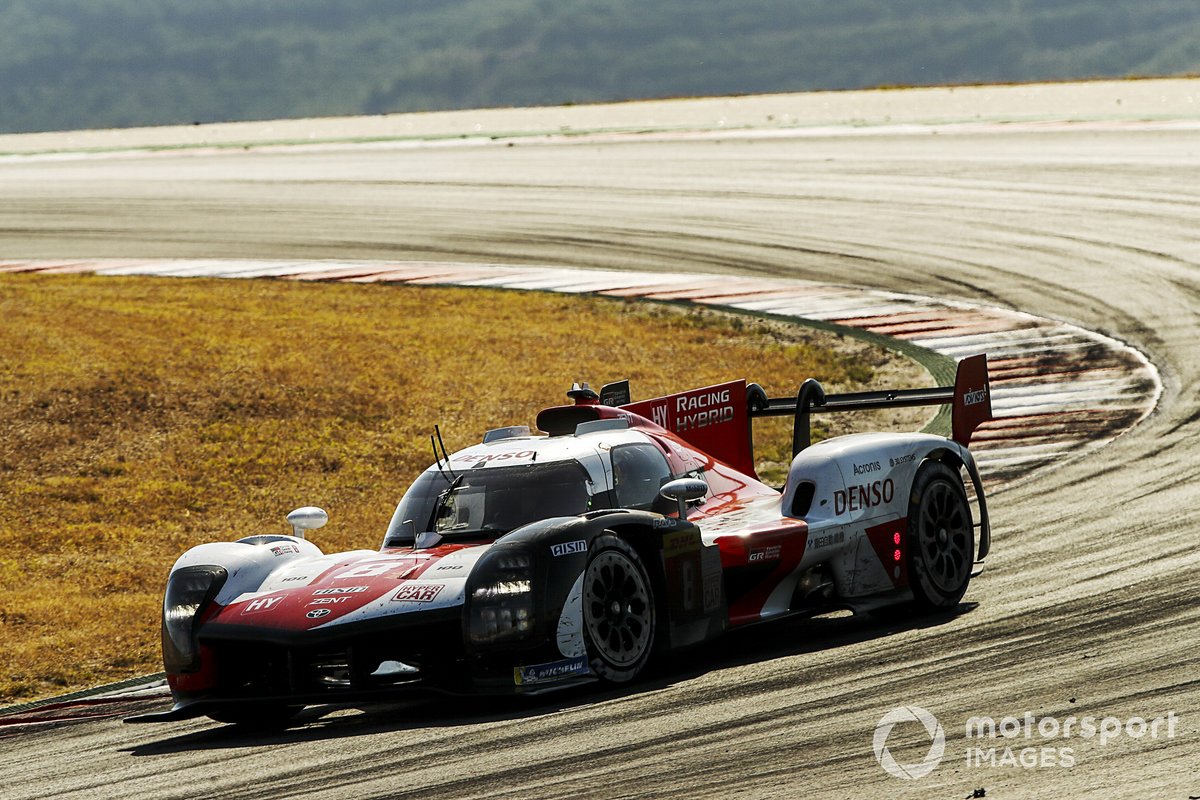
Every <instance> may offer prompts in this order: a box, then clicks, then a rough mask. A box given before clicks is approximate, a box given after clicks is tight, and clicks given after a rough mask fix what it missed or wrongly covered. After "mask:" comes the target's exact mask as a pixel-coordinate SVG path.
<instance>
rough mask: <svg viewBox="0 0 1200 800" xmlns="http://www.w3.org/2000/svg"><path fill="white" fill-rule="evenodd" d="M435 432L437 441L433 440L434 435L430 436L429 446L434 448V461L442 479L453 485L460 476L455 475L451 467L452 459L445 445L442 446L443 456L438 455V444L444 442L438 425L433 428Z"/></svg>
mask: <svg viewBox="0 0 1200 800" xmlns="http://www.w3.org/2000/svg"><path fill="white" fill-rule="evenodd" d="M433 430H434V433H436V434H437V439H436V440H435V439H434V438H433V434H430V435H429V446H430V447H432V448H433V461H434V463H435V464H437V468H438V472H440V473H441V475H442V479H443V480H445V481H446V483H451V482H452V481H453V480H454V479H455V478H457V477H458V476H457V475H455V474H454V470H453V469H452V468H451V466H450V457H449V456H448V455H446V445H445V444H443V445H442V453H441V455H440V456H439V455H438V444H439V443H440V442H441V441H442V432H441V430H439V429H438V426H437V425H434V426H433ZM443 458H445V459H446V463H445V465H444V466H443V464H442V459H443ZM447 472H449V473H450V474H449V476H447V475H446V473H447Z"/></svg>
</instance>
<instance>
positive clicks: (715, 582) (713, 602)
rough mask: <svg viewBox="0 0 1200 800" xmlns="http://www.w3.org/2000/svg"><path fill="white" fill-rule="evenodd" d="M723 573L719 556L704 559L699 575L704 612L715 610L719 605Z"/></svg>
mask: <svg viewBox="0 0 1200 800" xmlns="http://www.w3.org/2000/svg"><path fill="white" fill-rule="evenodd" d="M722 580H723V574H722V572H721V558H720V556H717V557H715V558H709V559H705V562H704V572H703V573H702V575H701V582H702V586H703V591H704V613H706V614H707V613H709V612H710V611H716V610H717V608H718V607H719V606H720V605H721V585H722V584H721V581H722Z"/></svg>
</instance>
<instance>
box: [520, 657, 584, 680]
mask: <svg viewBox="0 0 1200 800" xmlns="http://www.w3.org/2000/svg"><path fill="white" fill-rule="evenodd" d="M589 671H590V670H589V668H588V659H587V656H580V657H579V658H568V659H566V660H564V661H551V662H550V663H549V664H534V665H533V666H530V667H514V668H513V682H514V683H516V685H517V686H528V685H530V684H535V683H546V682H548V681H556V680H559V679H560V678H569V677H571V676H572V675H586V674H588V672H589Z"/></svg>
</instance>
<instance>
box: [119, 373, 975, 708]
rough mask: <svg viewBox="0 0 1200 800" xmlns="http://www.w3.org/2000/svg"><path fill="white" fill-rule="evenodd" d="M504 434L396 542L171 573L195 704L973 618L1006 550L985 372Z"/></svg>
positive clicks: (462, 466)
mask: <svg viewBox="0 0 1200 800" xmlns="http://www.w3.org/2000/svg"><path fill="white" fill-rule="evenodd" d="M568 396H569V398H570V399H571V401H572V402H571V403H570V404H568V405H562V406H556V407H553V408H547V409H545V410H543V411H542V412H541V413H539V414H538V415H537V422H536V424H537V428H538V429H539V431H540V432H539V433H537V434H535V433H533V432H532V431H531V430H530V429H529V428H528V427H526V426H514V427H506V428H499V429H496V430H491V431H488V432H487V434H486V435H485V436H484V437H483V440H482V442H481V443H479V444H476V445H474V446H472V447H468V448H467V449H465V450H461V451H459V452H455V453H448V452H447V451H446V448H445V446H444V445H443V444H441V435H440V432H438V434H437V435H436V436H433V437H431V442H432V443H433V450H434V462H435V463H434V464H433V465H432V466H430V467H429V468H428V469H427V470H425V471H424V472H423V473H422V474H421V475H419V476H418V477H417V478H416V480H415V481H414V482H413V483H412V485H411V486H410V487H409V488H408V490H407V491H406V492H405V493H404V495H403V497H402V499H401V500H400V502H399V505H398V506H397V507H396V510H395V513H394V514H393V516H392V519H391V523H390V524H389V525H388V528H387V531H386V533H385V534H384V537H383V544H382V547H381V548H380V549H379V550H378V551H372V550H356V551H352V552H347V553H337V554H333V555H325V554H324V553H322V552H321V550H320V548H319V547H318V546H317V545H316V544H314V543H313V542H311V541H309V539H308V538H307V532H308V531H312V530H314V529H317V528H319V527H321V526H322V525H324V524H325V522H326V520H327V515H326V514H325V512H324V511H322V510H321V509H320V508H316V507H304V508H300V509H297V510H296V511H294V512H292V513H291V514H290V515H289V516H288V520H289V522H290V523H291V524H292V526H293V532H292V535H259V536H250V537H248V538H242V539H239V540H237V541H233V542H225V543H212V544H202V545H199V546H197V547H194V548H192V549H191V550H189V551H187V552H186V553H184V555H183V556H182V557H181V558H180V559H179V560H178V561H177V562H176V563H175V565H174V567H173V568H172V569H171V572H170V575H169V578H168V581H167V586H166V593H165V598H164V602H163V615H162V649H163V662H164V667H165V670H166V673H167V679H168V682H169V685H170V688H171V691H172V694H173V697H174V700H175V704H174V707H173V708H172V709H171V710H169V711H165V712H162V713H157V714H148V715H144V716H142V717H137V718H133V719H131V721H139V722H147V721H156V720H158V721H161V720H177V719H185V718H190V717H195V716H200V715H208V716H209V717H211V718H213V719H215V720H218V721H223V722H231V723H248V724H263V723H265V722H269V721H276V722H285V721H286V720H287V719H289V718H290V717H291V716H292V715H293V714H295V713H296V712H297V711H299V710H300V709H301V708H303V707H304V706H305V705H308V704H339V703H347V704H355V703H360V704H361V703H363V702H370V701H380V700H387V699H389V698H394V697H396V696H399V695H401V694H403V693H408V692H411V691H413V690H418V691H435V692H450V693H462V694H469V693H540V692H544V691H548V690H551V689H561V688H564V687H569V686H574V685H578V684H580V683H584V682H589V681H603V682H608V683H616V684H620V683H626V682H628V681H631V680H633V679H635V678H636V677H637V676H638V675H639V674H640V673H642V671H643V670H644V669H645V667H646V665H647V663H649V662H650V661H651V659H652V658H654V657H655V656H656V655H658V654H661V653H665V652H668V651H671V650H676V649H679V648H685V647H689V646H692V645H696V644H699V643H701V642H704V641H707V640H710V639H712V638H714V637H717V636H720V635H721V634H722V633H723V632H725V631H726V630H728V629H731V628H736V627H741V626H745V625H752V624H757V623H761V622H765V621H768V620H775V619H781V618H785V617H790V616H794V615H802V614H803V615H813V614H820V613H823V612H828V611H831V610H836V609H850V610H852V611H854V612H856V613H858V612H872V611H878V610H880V609H884V608H887V607H890V606H899V605H904V604H908V605H910V606H912V607H913V608H915V609H916V610H919V611H930V610H938V609H949V608H952V607H954V606H956V605H957V604H958V603H959V601H960V599H961V598H962V597H963V594H964V592H966V590H967V584H968V582H969V581H970V579H971V578H972V577H973V576H974V575H976V574H978V572H979V571H980V570H981V566H980V565H981V563H982V561H983V558H984V557H985V556H986V555H987V552H988V549H989V544H990V527H989V521H988V514H987V504H986V502H985V498H984V493H983V486H982V483H981V479H980V475H979V470H978V468H977V467H976V464H975V460H974V459H973V458H972V455H971V453H970V451H969V450H968V444H969V442H970V439H971V435H972V433H973V431H974V430H975V429H976V427H977V426H978V425H979V424H980V423H982V422H983V421H985V420H988V419H990V418H991V393H990V387H989V384H988V371H987V361H986V357H985V356H982V355H981V356H973V357H971V358H969V359H965V360H964V361H962V362H961V363H960V364H959V365H958V371H957V377H956V380H955V385H954V386H953V387H939V388H932V389H908V390H898V391H883V392H867V393H856V394H841V395H835V394H830V395H826V394H825V393H824V391H823V389H822V387H821V386H820V384H819V383H817V382H816V381H814V380H808V381H805V382H804V383H803V384H802V385H801V387H800V389H799V391H798V392H797V394H796V396H794V397H787V398H768V397H767V395H766V393H765V392H764V391H763V390H762V389H761V388H760V387H759V386H758V385H756V384H750V383H747V382H746V381H745V380H738V381H731V382H728V383H724V384H721V385H717V386H708V387H704V388H700V389H693V390H689V391H685V392H681V393H679V394H674V395H670V396H667V397H659V398H655V399H652V400H643V401H640V402H632V401H631V398H630V389H629V384H628V382H627V381H622V382H619V383H615V384H609V385H606V386H604V387H603V388H602V390H601V391H600V392H599V393H597V392H595V391H593V390H592V389H591V388H590V387H588V386H587V385H586V384H583V385H579V384H576V385H575V386H574V387H573V388H572V390H571V391H570V392H568ZM934 404H943V405H945V404H949V405H950V406H951V407H952V430H953V434H952V436H951V437H950V438H945V437H942V436H936V435H932V434H926V433H868V434H854V435H847V436H839V437H834V438H830V439H827V440H825V441H821V442H818V443H816V444H811V443H810V436H809V419H810V416H811V415H812V414H818V413H827V412H838V411H848V410H855V409H870V408H895V407H903V406H914V405H934ZM779 415H787V416H791V417H793V419H794V424H793V451H794V457H793V460H792V462H791V465H790V467H789V469H788V472H787V479H786V482H785V484H784V486H783V487H782V488H775V487H772V486H769V485H767V484H765V483H764V482H762V481H761V480H759V479H758V477H757V476H756V473H755V466H754V464H755V462H754V454H753V430H752V427H753V420H755V419H757V418H761V417H764V416H779Z"/></svg>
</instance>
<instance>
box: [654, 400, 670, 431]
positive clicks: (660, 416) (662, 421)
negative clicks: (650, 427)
mask: <svg viewBox="0 0 1200 800" xmlns="http://www.w3.org/2000/svg"><path fill="white" fill-rule="evenodd" d="M650 417H651V421H652V422H653V423H654V424H655V425H658V426H659V427H661V428H665V427H667V406H666V404H665V403H664V404H663V405H661V406H655V407H654V408H652V409H650Z"/></svg>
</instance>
